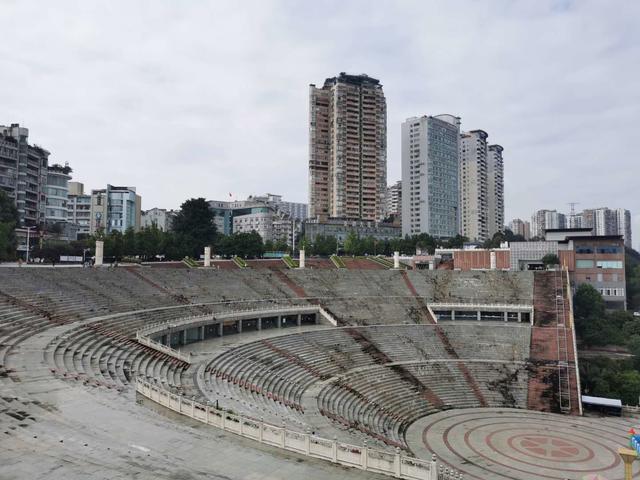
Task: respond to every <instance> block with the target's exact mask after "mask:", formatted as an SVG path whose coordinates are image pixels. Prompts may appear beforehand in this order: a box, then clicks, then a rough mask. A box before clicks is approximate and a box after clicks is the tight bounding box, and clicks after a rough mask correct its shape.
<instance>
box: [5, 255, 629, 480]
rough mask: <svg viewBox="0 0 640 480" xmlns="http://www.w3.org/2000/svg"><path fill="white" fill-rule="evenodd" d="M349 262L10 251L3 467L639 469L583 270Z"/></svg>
mask: <svg viewBox="0 0 640 480" xmlns="http://www.w3.org/2000/svg"><path fill="white" fill-rule="evenodd" d="M344 261H345V266H346V268H343V269H336V268H334V267H333V265H332V264H331V262H329V261H325V260H322V259H308V261H307V265H306V268H304V269H290V268H287V267H286V265H285V264H284V263H283V262H282V261H279V260H264V261H258V260H256V261H247V267H246V268H239V266H238V265H237V264H235V263H233V262H230V261H215V262H213V266H212V268H186V267H185V266H184V265H182V264H175V265H163V266H130V267H129V266H121V267H118V268H60V267H56V268H37V267H33V268H26V267H23V268H17V267H15V268H10V267H6V268H0V338H1V340H0V385H1V391H2V395H0V404H1V408H2V413H3V415H2V416H0V418H1V419H2V420H1V421H0V426H1V427H2V436H3V441H2V445H3V448H2V449H1V450H0V459H1V461H2V465H3V466H2V472H3V478H16V479H17V478H65V479H73V478H110V479H113V478H133V477H135V478H179V479H185V480H186V479H200V478H203V479H204V478H208V479H211V478H215V479H218V478H219V479H234V480H235V479H289V478H303V477H304V478H307V479H321V478H322V479H324V478H347V479H364V478H381V479H382V478H389V477H396V478H407V479H429V480H435V479H455V478H472V479H531V478H546V479H567V478H571V479H574V478H575V479H582V478H587V477H586V476H587V475H593V474H598V475H601V476H602V477H604V478H608V479H615V478H622V471H623V466H622V462H621V460H620V458H619V456H618V454H617V449H618V447H619V446H623V445H625V444H627V443H628V435H627V431H628V429H629V427H630V426H631V425H633V424H634V422H635V420H634V419H629V418H625V419H622V418H596V417H589V416H583V412H582V406H581V399H580V378H579V373H578V358H577V353H576V346H575V345H576V344H575V335H574V331H573V318H572V305H571V293H570V292H571V288H570V284H569V278H568V276H567V273H566V272H564V271H541V272H508V271H495V270H494V271H472V272H457V271H437V270H436V271H433V270H432V271H429V270H396V269H389V268H386V267H385V266H384V265H383V264H381V263H377V262H374V261H371V260H366V259H361V260H358V259H345V260H344ZM589 478H592V477H589Z"/></svg>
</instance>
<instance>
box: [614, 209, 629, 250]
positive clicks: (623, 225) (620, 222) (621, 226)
mask: <svg viewBox="0 0 640 480" xmlns="http://www.w3.org/2000/svg"><path fill="white" fill-rule="evenodd" d="M615 212H616V223H617V227H618V235H622V238H623V239H624V246H625V247H629V248H633V244H632V238H631V212H630V211H629V210H626V209H624V208H617V209H616V210H615Z"/></svg>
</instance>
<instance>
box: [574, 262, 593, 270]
mask: <svg viewBox="0 0 640 480" xmlns="http://www.w3.org/2000/svg"><path fill="white" fill-rule="evenodd" d="M576 268H593V260H576Z"/></svg>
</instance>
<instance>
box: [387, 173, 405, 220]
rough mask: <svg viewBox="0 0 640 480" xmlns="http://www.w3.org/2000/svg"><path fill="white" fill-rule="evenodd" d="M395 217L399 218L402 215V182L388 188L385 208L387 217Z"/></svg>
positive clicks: (399, 181)
mask: <svg viewBox="0 0 640 480" xmlns="http://www.w3.org/2000/svg"><path fill="white" fill-rule="evenodd" d="M392 215H393V216H395V217H397V218H399V217H401V215H402V180H398V181H397V182H396V183H394V184H393V185H391V186H390V187H388V188H387V198H386V207H385V215H384V216H385V217H390V216H392Z"/></svg>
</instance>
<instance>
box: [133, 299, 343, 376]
mask: <svg viewBox="0 0 640 480" xmlns="http://www.w3.org/2000/svg"><path fill="white" fill-rule="evenodd" d="M304 313H316V314H320V315H322V316H323V317H324V318H325V319H326V320H327V321H328V322H329V323H331V324H332V325H334V326H337V324H338V323H337V321H336V319H335V318H333V317H332V316H331V315H330V314H329V312H327V311H326V310H324V309H323V308H322V307H320V306H318V305H299V306H292V307H281V308H271V309H269V308H254V309H245V310H238V311H235V312H225V313H220V314H212V313H207V314H204V315H192V316H189V317H183V318H180V319H177V320H171V321H168V322H155V323H151V324H147V325H145V326H144V327H143V328H141V329H140V330H138V331H136V341H137V342H138V343H140V344H141V345H145V346H147V347H150V348H153V349H154V350H157V351H158V352H161V353H166V354H167V355H171V356H172V357H174V358H177V359H178V360H182V361H184V362H187V363H191V353H183V352H181V351H180V350H176V349H174V348H171V347H169V346H167V345H163V344H162V343H160V342H157V341H155V340H152V339H151V338H150V335H153V334H157V333H159V332H164V331H166V330H169V331H171V330H173V329H175V328H178V329H180V328H189V327H190V326H192V325H193V326H201V325H204V324H206V323H212V324H219V323H221V322H224V321H227V320H233V319H237V320H244V319H246V318H252V317H254V316H256V317H269V316H285V315H293V314H304Z"/></svg>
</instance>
